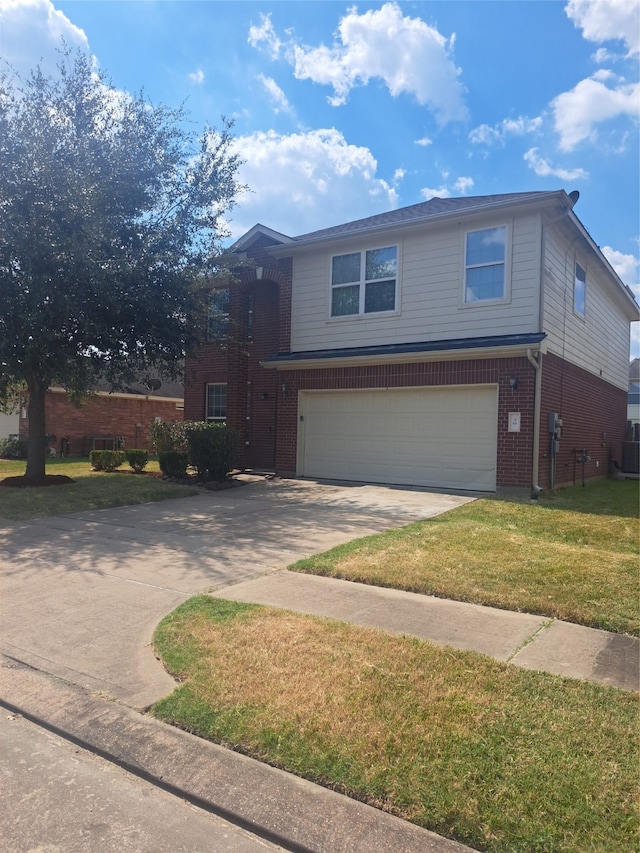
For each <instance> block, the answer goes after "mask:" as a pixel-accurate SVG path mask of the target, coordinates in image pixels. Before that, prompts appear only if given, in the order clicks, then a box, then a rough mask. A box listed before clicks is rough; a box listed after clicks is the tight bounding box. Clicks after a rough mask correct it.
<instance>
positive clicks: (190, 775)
mask: <svg viewBox="0 0 640 853" xmlns="http://www.w3.org/2000/svg"><path fill="white" fill-rule="evenodd" d="M1 660H2V668H3V677H2V696H1V697H0V705H2V706H3V707H5V708H6V709H7V710H9V711H11V712H12V713H18V714H21V715H22V716H24V717H25V718H27V719H29V720H31V721H32V722H34V723H36V724H37V725H40V726H43V727H44V728H47V729H49V730H51V731H54V732H55V733H56V734H58V735H61V736H62V737H64V738H66V739H67V740H70V741H72V742H73V743H75V744H77V745H78V746H80V747H82V748H84V749H87V750H89V751H91V752H93V753H96V754H98V755H100V756H101V757H103V758H106V759H107V760H109V761H111V762H113V763H115V764H118V765H119V766H120V767H122V768H123V769H125V770H127V771H128V772H131V773H133V774H135V775H137V776H140V777H141V778H144V779H146V780H147V781H150V782H152V783H153V784H155V785H157V786H159V787H161V788H163V789H164V790H166V791H169V792H170V793H172V794H175V795H177V796H179V797H181V798H182V799H185V800H187V801H189V802H190V803H192V804H193V805H195V806H197V807H199V808H202V809H205V810H206V811H209V812H211V813H213V814H216V815H218V816H219V817H222V818H224V819H226V820H227V821H229V822H231V823H233V824H235V825H236V826H240V827H242V828H243V829H246V830H248V831H250V832H252V833H253V834H254V835H257V836H259V837H261V838H263V839H265V840H267V841H270V842H272V843H275V844H278V845H280V846H281V847H283V848H284V849H285V850H288V851H290V853H370V851H371V850H376V851H377V853H473V851H472V848H470V847H466V846H465V845H462V844H459V843H457V842H455V841H450V840H448V839H446V838H442V837H441V836H439V835H436V834H435V833H433V832H429V831H428V830H425V829H421V828H420V827H418V826H415V825H413V824H410V823H407V822H406V821H403V820H401V819H400V818H397V817H393V816H392V815H389V814H386V813H385V812H382V811H379V810H378V809H375V808H373V807H372V806H368V805H365V804H364V803H360V802H358V801H356V800H352V799H350V798H349V797H346V796H343V795H342V794H338V793H336V792H335V791H331V790H329V789H327V788H322V787H320V786H318V785H315V784H313V783H312V782H308V781H306V780H304V779H300V778H298V777H297V776H293V775H292V774H290V773H286V772H284V771H282V770H278V769H276V768H273V767H269V766H268V765H265V764H262V763H260V762H259V761H256V760H254V759H252V758H248V757H247V756H244V755H240V754H239V753H235V752H231V751H230V750H227V749H224V748H223V747H220V746H217V745H215V744H212V743H209V742H208V741H205V740H202V739H201V738H198V737H195V736H194V735H191V734H189V733H188V732H184V731H181V730H180V729H174V728H172V727H171V726H169V725H166V724H165V723H162V722H160V721H158V720H155V719H154V718H153V717H148V716H144V715H143V714H140V713H139V712H137V711H135V710H133V709H131V708H128V707H126V706H124V705H120V704H117V703H116V702H114V701H111V700H109V699H106V698H101V697H99V696H95V695H91V694H89V693H88V692H86V691H85V690H83V689H82V688H79V687H77V686H75V685H71V684H69V683H67V682H64V681H61V680H59V679H57V678H54V677H52V676H50V675H48V674H46V673H43V672H41V671H38V670H34V669H31V668H29V667H27V666H25V665H24V664H22V663H21V662H20V661H18V660H15V659H11V658H7V657H2V659H1ZM42 709H46V713H45V714H43V713H42Z"/></svg>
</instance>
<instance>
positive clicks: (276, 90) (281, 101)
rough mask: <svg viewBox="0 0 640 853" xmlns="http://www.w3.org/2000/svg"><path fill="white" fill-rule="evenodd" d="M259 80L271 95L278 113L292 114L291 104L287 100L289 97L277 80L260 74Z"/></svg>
mask: <svg viewBox="0 0 640 853" xmlns="http://www.w3.org/2000/svg"><path fill="white" fill-rule="evenodd" d="M258 80H259V81H260V82H261V83H262V85H263V86H264V89H265V91H266V92H267V94H268V95H269V98H270V99H271V101H272V103H273V108H274V110H275V112H276V113H290V112H291V111H292V108H291V104H290V103H289V101H288V100H287V96H286V95H285V93H284V92H283V91H282V89H281V88H280V86H278V84H277V83H276V81H275V80H273V79H272V78H271V77H265V75H264V74H258Z"/></svg>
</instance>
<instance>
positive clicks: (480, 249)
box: [464, 225, 507, 304]
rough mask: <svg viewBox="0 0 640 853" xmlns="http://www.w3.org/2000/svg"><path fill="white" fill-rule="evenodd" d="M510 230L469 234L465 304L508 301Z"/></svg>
mask: <svg viewBox="0 0 640 853" xmlns="http://www.w3.org/2000/svg"><path fill="white" fill-rule="evenodd" d="M506 251H507V229H506V227H505V226H504V225H500V226H498V227H497V228H483V229H482V230H481V231H469V232H468V233H467V241H466V245H465V287H464V301H465V303H467V304H468V303H473V302H487V301H489V300H498V299H504V298H505V297H506V285H505V258H506Z"/></svg>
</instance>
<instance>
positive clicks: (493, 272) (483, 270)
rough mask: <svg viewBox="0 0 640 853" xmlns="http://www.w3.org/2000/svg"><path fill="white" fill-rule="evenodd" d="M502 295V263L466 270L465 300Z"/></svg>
mask: <svg viewBox="0 0 640 853" xmlns="http://www.w3.org/2000/svg"><path fill="white" fill-rule="evenodd" d="M503 297H504V264H494V265H493V266H490V267H475V268H474V269H470V270H467V291H466V295H465V302H479V301H481V300H483V299H502V298H503Z"/></svg>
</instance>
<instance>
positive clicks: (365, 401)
mask: <svg viewBox="0 0 640 853" xmlns="http://www.w3.org/2000/svg"><path fill="white" fill-rule="evenodd" d="M497 435H498V389H497V386H496V385H482V386H479V385H466V386H459V385H456V386H447V387H438V388H391V389H366V390H356V389H349V390H344V391H342V390H341V391H300V393H299V398H298V460H297V467H298V472H297V473H298V475H299V476H302V477H317V478H320V479H336V480H353V481H356V482H367V483H385V484H389V485H406V486H424V487H429V488H442V489H463V490H472V491H490V492H491V491H495V490H496V458H497Z"/></svg>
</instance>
